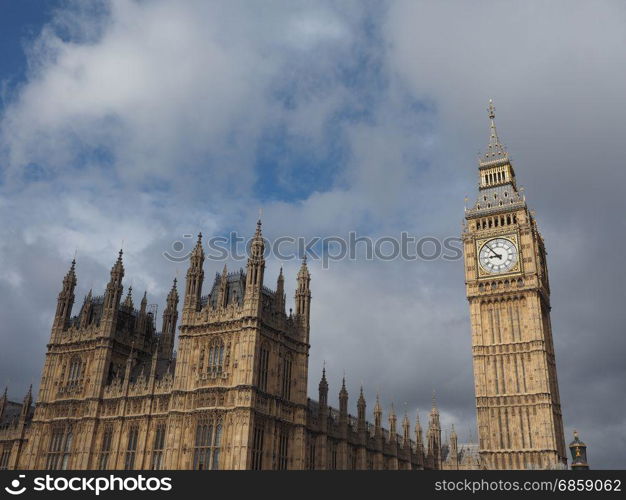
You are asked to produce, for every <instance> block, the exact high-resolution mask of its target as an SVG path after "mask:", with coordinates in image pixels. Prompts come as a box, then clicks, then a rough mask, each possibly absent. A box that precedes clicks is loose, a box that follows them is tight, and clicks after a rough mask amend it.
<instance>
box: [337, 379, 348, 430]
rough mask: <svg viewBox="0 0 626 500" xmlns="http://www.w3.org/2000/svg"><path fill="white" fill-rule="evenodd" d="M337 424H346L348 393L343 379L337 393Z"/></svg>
mask: <svg viewBox="0 0 626 500" xmlns="http://www.w3.org/2000/svg"><path fill="white" fill-rule="evenodd" d="M339 422H340V424H341V425H343V424H345V425H347V424H348V391H347V389H346V378H345V377H344V378H343V380H342V382H341V390H340V391H339Z"/></svg>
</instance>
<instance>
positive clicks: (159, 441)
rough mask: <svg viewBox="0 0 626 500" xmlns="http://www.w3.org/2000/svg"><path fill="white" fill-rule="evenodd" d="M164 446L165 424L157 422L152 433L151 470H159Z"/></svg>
mask: <svg viewBox="0 0 626 500" xmlns="http://www.w3.org/2000/svg"><path fill="white" fill-rule="evenodd" d="M164 447H165V424H159V425H157V427H156V431H155V433H154V446H153V447H152V464H151V469H152V470H161V467H162V465H163V449H164Z"/></svg>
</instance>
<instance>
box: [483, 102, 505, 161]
mask: <svg viewBox="0 0 626 500" xmlns="http://www.w3.org/2000/svg"><path fill="white" fill-rule="evenodd" d="M487 113H488V116H489V122H490V125H489V129H490V134H489V144H488V145H487V151H485V154H484V155H483V156H482V157H481V159H480V163H481V164H483V163H490V162H493V161H498V160H508V153H507V152H506V150H505V148H504V145H503V144H502V143H501V142H500V138H499V137H498V131H497V130H496V122H495V118H496V108H495V106H494V105H493V100H491V99H489V107H488V108H487Z"/></svg>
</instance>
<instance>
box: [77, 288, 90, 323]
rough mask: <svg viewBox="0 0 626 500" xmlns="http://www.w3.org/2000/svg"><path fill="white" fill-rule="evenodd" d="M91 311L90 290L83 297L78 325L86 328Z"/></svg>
mask: <svg viewBox="0 0 626 500" xmlns="http://www.w3.org/2000/svg"><path fill="white" fill-rule="evenodd" d="M92 311H93V298H92V296H91V290H89V293H88V294H87V296H86V297H85V301H84V302H83V307H82V308H81V310H80V327H81V328H86V327H87V326H88V325H89V323H90V322H91V314H92Z"/></svg>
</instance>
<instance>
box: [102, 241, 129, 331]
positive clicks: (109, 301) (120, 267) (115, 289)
mask: <svg viewBox="0 0 626 500" xmlns="http://www.w3.org/2000/svg"><path fill="white" fill-rule="evenodd" d="M122 254H123V252H122V250H120V252H119V255H118V257H117V261H115V264H113V267H112V268H111V278H110V279H109V283H108V284H107V288H106V291H105V292H104V305H103V312H102V323H103V324H104V329H105V331H106V332H107V333H109V334H112V333H113V331H114V329H115V321H116V319H117V311H118V309H119V306H120V301H121V299H122V291H123V288H122V279H123V278H124V264H123V263H122Z"/></svg>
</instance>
